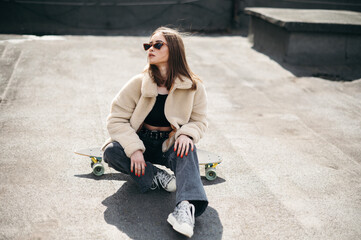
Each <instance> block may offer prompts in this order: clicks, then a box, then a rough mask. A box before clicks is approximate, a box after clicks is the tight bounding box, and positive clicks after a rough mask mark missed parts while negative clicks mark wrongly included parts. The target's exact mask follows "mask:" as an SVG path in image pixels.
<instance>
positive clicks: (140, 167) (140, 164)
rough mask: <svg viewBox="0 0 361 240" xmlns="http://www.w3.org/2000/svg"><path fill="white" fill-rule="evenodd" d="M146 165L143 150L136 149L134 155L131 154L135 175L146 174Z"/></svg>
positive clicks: (131, 164)
mask: <svg viewBox="0 0 361 240" xmlns="http://www.w3.org/2000/svg"><path fill="white" fill-rule="evenodd" d="M146 166H147V165H146V164H145V161H144V156H143V152H142V151H141V150H138V151H135V152H134V153H133V154H132V156H130V171H131V172H134V175H135V176H138V177H140V176H141V175H143V176H144V174H145V167H146Z"/></svg>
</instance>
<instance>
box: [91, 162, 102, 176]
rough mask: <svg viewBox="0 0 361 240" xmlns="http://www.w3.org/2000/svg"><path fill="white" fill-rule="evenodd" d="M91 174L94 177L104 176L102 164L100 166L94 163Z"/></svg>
mask: <svg viewBox="0 0 361 240" xmlns="http://www.w3.org/2000/svg"><path fill="white" fill-rule="evenodd" d="M93 174H94V175H95V176H98V177H99V176H101V175H103V174H104V166H103V164H101V163H95V164H94V165H93Z"/></svg>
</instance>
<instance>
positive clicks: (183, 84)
mask: <svg viewBox="0 0 361 240" xmlns="http://www.w3.org/2000/svg"><path fill="white" fill-rule="evenodd" d="M182 79H183V81H182V80H181V79H180V78H179V77H178V78H176V79H175V81H174V84H173V86H172V88H171V91H170V92H172V91H174V90H175V89H177V88H178V89H190V88H191V87H192V84H193V83H192V80H191V79H189V78H187V77H183V78H182ZM141 91H142V95H144V97H156V96H157V95H158V89H157V84H156V83H155V82H154V81H153V79H152V78H151V77H150V76H149V74H148V73H144V75H143V81H142V89H141Z"/></svg>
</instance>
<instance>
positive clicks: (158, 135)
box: [140, 128, 171, 140]
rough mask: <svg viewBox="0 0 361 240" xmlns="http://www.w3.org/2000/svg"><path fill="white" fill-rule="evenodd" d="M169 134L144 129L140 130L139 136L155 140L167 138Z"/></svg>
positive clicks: (167, 132)
mask: <svg viewBox="0 0 361 240" xmlns="http://www.w3.org/2000/svg"><path fill="white" fill-rule="evenodd" d="M170 132H171V131H157V130H149V129H146V128H142V129H141V130H140V134H142V135H143V136H146V137H149V138H152V139H155V140H158V139H165V138H168V137H169V133H170Z"/></svg>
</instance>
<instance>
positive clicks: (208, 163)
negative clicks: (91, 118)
mask: <svg viewBox="0 0 361 240" xmlns="http://www.w3.org/2000/svg"><path fill="white" fill-rule="evenodd" d="M74 153H75V154H78V155H82V156H86V157H89V158H90V160H91V163H90V166H91V168H92V169H93V174H94V175H95V176H98V177H99V176H101V175H103V174H104V165H103V151H102V150H101V149H100V147H94V148H84V149H79V150H76V151H75V152H74ZM197 155H198V162H199V165H203V166H204V169H205V174H206V179H207V180H209V181H213V180H215V179H216V178H217V171H216V170H217V168H216V167H217V166H218V165H219V164H220V163H221V162H222V158H221V157H220V156H219V155H217V154H214V153H212V152H208V151H205V150H201V149H197Z"/></svg>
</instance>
